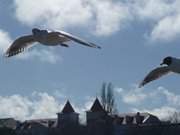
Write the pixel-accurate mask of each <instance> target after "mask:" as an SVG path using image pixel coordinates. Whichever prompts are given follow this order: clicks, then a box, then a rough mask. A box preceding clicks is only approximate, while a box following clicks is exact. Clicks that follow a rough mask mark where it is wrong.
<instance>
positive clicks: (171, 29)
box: [151, 14, 180, 41]
mask: <svg viewBox="0 0 180 135" xmlns="http://www.w3.org/2000/svg"><path fill="white" fill-rule="evenodd" d="M179 36H180V14H178V15H174V16H167V17H164V18H163V19H161V20H160V21H159V22H158V24H157V25H155V27H154V28H153V30H152V32H151V38H152V39H153V40H155V41H156V40H164V41H171V40H173V39H175V38H177V37H179Z"/></svg>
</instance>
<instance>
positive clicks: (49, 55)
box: [15, 47, 62, 64]
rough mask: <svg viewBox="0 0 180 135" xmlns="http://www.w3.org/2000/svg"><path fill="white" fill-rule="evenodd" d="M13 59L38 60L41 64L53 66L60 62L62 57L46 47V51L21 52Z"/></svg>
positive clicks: (34, 49) (41, 49)
mask: <svg viewBox="0 0 180 135" xmlns="http://www.w3.org/2000/svg"><path fill="white" fill-rule="evenodd" d="M15 57H16V58H18V59H21V60H26V59H36V58H38V59H39V60H40V61H42V62H47V63H51V64H55V63H57V62H58V61H59V62H62V57H61V56H60V55H57V53H56V52H55V50H54V49H53V48H51V47H47V49H43V48H40V49H36V48H33V49H31V50H30V51H27V52H23V53H21V54H19V55H17V56H15Z"/></svg>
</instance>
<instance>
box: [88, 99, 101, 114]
mask: <svg viewBox="0 0 180 135" xmlns="http://www.w3.org/2000/svg"><path fill="white" fill-rule="evenodd" d="M90 111H92V112H104V111H105V110H104V109H103V107H102V105H101V103H100V102H99V100H98V98H96V99H95V101H94V103H93V105H92V107H91V109H90Z"/></svg>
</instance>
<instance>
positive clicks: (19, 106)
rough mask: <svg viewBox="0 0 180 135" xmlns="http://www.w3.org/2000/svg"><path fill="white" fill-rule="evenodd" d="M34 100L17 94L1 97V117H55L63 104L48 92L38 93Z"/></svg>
mask: <svg viewBox="0 0 180 135" xmlns="http://www.w3.org/2000/svg"><path fill="white" fill-rule="evenodd" d="M34 98H37V99H38V100H36V99H33V100H30V98H28V97H23V96H21V95H18V94H15V95H12V96H4V97H3V96H1V97H0V106H1V107H0V117H1V118H2V117H14V118H16V119H18V120H25V119H34V118H46V117H50V118H54V117H56V113H57V112H59V110H60V108H61V106H60V105H59V104H58V102H57V101H56V100H55V98H54V97H52V96H50V95H48V94H47V93H37V94H36V95H35V97H34Z"/></svg>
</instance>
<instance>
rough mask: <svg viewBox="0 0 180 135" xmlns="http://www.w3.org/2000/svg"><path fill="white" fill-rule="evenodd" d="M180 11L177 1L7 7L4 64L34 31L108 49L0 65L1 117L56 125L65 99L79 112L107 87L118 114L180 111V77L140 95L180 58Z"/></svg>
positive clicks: (1, 31) (39, 55) (16, 0)
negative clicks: (152, 76) (150, 78)
mask: <svg viewBox="0 0 180 135" xmlns="http://www.w3.org/2000/svg"><path fill="white" fill-rule="evenodd" d="M179 5H180V2H179V1H178V0H149V1H146V0H119V1H117V0H91V2H90V1H88V0H72V1H71V2H67V1H65V0H51V1H49V0H39V1H36V0H1V1H0V18H1V21H0V53H1V55H2V56H3V53H4V51H5V50H6V48H8V47H9V45H10V44H11V43H12V41H13V40H14V39H16V38H17V37H20V36H21V35H24V34H31V29H32V28H34V27H39V28H44V29H50V30H64V31H66V32H70V33H72V34H74V35H76V36H79V37H81V38H84V39H86V40H88V41H91V42H94V43H96V44H98V45H100V46H101V47H102V49H101V50H98V49H92V48H88V47H84V46H81V45H79V44H76V43H69V44H70V45H71V46H70V47H69V48H62V47H53V48H52V47H51V48H47V47H45V46H33V47H32V48H30V49H29V50H28V51H26V52H25V53H23V54H21V55H19V56H17V57H14V58H9V59H6V58H4V57H1V58H0V66H1V70H0V74H1V76H0V82H1V85H0V91H1V94H0V95H1V96H0V105H1V106H2V108H0V116H1V117H15V118H17V119H27V118H39V117H55V116H54V115H56V112H57V111H60V108H61V107H62V105H63V104H64V102H65V101H66V99H70V100H71V101H72V103H73V104H74V106H75V108H76V109H77V110H78V111H80V112H81V111H83V110H84V109H87V108H88V107H89V106H90V105H91V104H92V101H93V98H94V97H95V96H96V95H99V91H100V89H101V85H102V83H103V82H112V83H113V85H114V87H115V95H116V99H117V107H118V109H119V112H131V111H149V112H151V113H153V114H155V115H158V116H159V117H161V118H163V117H166V116H167V115H169V113H171V112H173V111H179V109H180V106H179V105H180V102H179V101H180V92H179V82H180V77H179V75H176V74H173V75H168V76H165V77H163V78H161V79H159V80H157V81H154V82H152V83H150V84H148V85H147V86H145V87H144V88H142V89H138V88H137V85H138V83H139V82H140V81H141V80H142V79H143V77H144V76H145V75H146V74H147V73H148V72H149V71H150V70H151V69H153V68H155V67H157V66H159V63H160V62H161V61H162V59H163V58H164V57H166V56H169V55H170V56H174V57H179V55H180V54H179V44H180V40H179V36H180V10H179ZM5 104H6V105H8V106H9V107H6V106H4V105H5ZM9 108H11V110H10V111H9ZM15 110H16V111H15ZM19 114H21V115H19Z"/></svg>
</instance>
